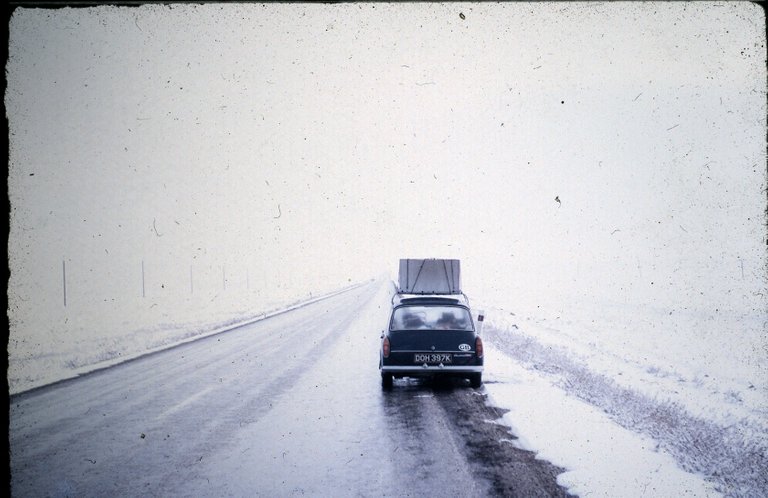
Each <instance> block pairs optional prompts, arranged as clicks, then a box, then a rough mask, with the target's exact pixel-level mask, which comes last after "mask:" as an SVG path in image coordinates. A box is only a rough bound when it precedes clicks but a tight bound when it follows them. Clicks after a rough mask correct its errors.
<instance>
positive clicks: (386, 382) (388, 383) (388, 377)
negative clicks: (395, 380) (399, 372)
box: [381, 373, 392, 389]
mask: <svg viewBox="0 0 768 498" xmlns="http://www.w3.org/2000/svg"><path fill="white" fill-rule="evenodd" d="M381 388H382V389H392V374H391V373H382V374H381Z"/></svg>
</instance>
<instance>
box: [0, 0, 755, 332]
mask: <svg viewBox="0 0 768 498" xmlns="http://www.w3.org/2000/svg"><path fill="white" fill-rule="evenodd" d="M764 31H765V18H764V14H763V11H762V9H760V8H759V7H757V6H755V5H752V4H749V3H744V2H712V3H710V2H691V3H687V2H633V3H618V4H617V3H562V2H555V3H522V2H513V3H506V4H495V3H494V4H491V3H480V4H459V3H450V4H433V3H408V4H396V5H389V4H378V3H377V4H363V3H349V4H335V5H314V4H266V5H261V4H240V5H229V4H226V5H225V4H206V5H172V6H160V5H148V6H140V7H131V8H127V7H113V6H99V7H92V8H72V9H55V10H49V9H26V8H20V9H17V10H16V12H15V13H14V15H13V17H12V19H11V22H10V26H9V34H10V45H9V61H8V65H7V68H6V70H7V79H8V90H7V93H6V96H5V102H6V109H7V114H8V119H9V127H10V134H11V136H10V154H9V178H8V188H9V196H10V200H11V204H12V217H11V232H10V242H9V255H10V264H11V269H12V277H11V282H10V284H9V293H10V295H11V298H12V301H13V303H12V306H11V310H12V311H11V313H12V316H14V317H15V320H20V321H19V322H17V323H22V322H23V321H24V319H25V317H26V318H28V319H29V318H30V317H32V316H40V315H45V313H46V310H48V309H49V308H50V307H51V306H58V305H59V301H60V300H61V295H60V294H61V285H62V282H61V281H62V278H61V269H62V268H61V267H62V261H66V262H67V265H68V267H67V268H68V271H69V272H70V278H71V279H72V280H73V282H72V283H71V284H70V286H71V292H72V293H76V292H78V290H77V289H78V288H79V289H80V290H79V292H81V293H85V294H87V293H89V292H91V293H94V294H95V295H101V294H100V293H112V294H110V295H113V294H115V295H118V294H120V293H121V292H129V291H128V290H126V289H128V288H130V292H131V293H133V294H135V293H136V292H137V291H136V289H138V286H137V284H136V283H135V279H136V278H137V277H136V275H137V273H136V272H137V268H138V267H139V265H140V262H141V261H144V262H145V265H146V267H147V268H152V271H153V272H154V273H153V275H154V278H155V281H160V280H161V278H160V277H158V276H157V275H158V274H162V275H163V277H162V279H163V280H164V281H165V282H171V283H172V282H175V281H183V282H184V284H179V285H178V287H179V288H182V287H183V286H184V285H187V283H186V282H187V280H188V274H189V273H190V266H191V265H200V266H201V267H206V268H219V267H221V266H226V268H228V269H229V271H230V272H232V273H233V274H235V273H237V274H238V275H241V274H243V273H244V272H247V273H248V275H249V278H250V279H251V281H258V282H259V285H263V286H264V287H265V288H269V287H270V286H272V285H275V282H281V283H282V285H284V286H288V287H292V288H295V289H296V292H297V293H301V292H304V291H306V290H308V289H309V290H311V289H313V288H315V289H318V288H320V287H322V286H323V285H325V284H328V283H330V284H332V285H336V283H344V282H347V281H348V279H352V280H353V281H354V280H358V279H360V278H365V277H368V276H373V275H376V274H378V273H379V272H380V271H381V270H382V269H384V270H386V269H390V268H393V267H395V265H396V263H397V259H398V258H401V257H452V258H459V259H461V260H462V261H463V274H464V281H465V284H466V286H467V287H469V288H468V289H467V290H468V292H470V293H472V292H473V291H475V292H477V293H481V294H483V295H484V296H492V297H494V299H495V298H499V300H503V299H504V298H505V296H513V295H515V293H517V294H533V295H541V296H546V295H550V293H551V291H552V290H553V289H558V290H559V291H563V289H565V290H567V291H568V292H570V293H571V294H578V295H580V296H581V297H582V298H584V299H591V298H592V296H600V297H602V298H607V297H612V298H616V299H624V300H629V301H632V300H633V299H636V300H637V301H638V302H647V301H648V300H649V299H651V300H653V299H656V300H661V303H662V304H665V303H666V304H669V303H670V302H671V301H672V300H675V299H681V300H689V301H690V302H691V303H692V304H696V305H705V306H709V305H714V304H716V303H720V302H724V301H728V302H730V303H732V304H733V305H734V306H736V305H739V303H747V304H746V306H747V308H750V309H756V306H757V307H759V306H760V305H764V298H759V297H755V296H756V294H755V292H759V291H761V290H762V289H764V287H765V277H764V274H765V269H766V267H765V254H766V253H765V245H766V242H765V214H764V209H765V196H766V192H765V191H764V189H765V167H766V158H765V136H766V123H765V116H766V108H765V102H766V100H765V96H766V95H765V92H766V69H765V51H766V49H765V35H764ZM556 198H557V200H556ZM148 271H149V270H148ZM201 271H202V270H201ZM131 279H132V280H131ZM185 279H187V280H185ZM127 280H131V283H130V285H127V284H126V281H127ZM254 285H255V284H254ZM164 288H165V287H164ZM760 299H763V300H762V301H760ZM734 303H735V304H734ZM657 304H658V303H657ZM30 323H31V322H30ZM18 326H19V327H20V332H22V333H24V330H23V328H24V326H23V323H22V325H18Z"/></svg>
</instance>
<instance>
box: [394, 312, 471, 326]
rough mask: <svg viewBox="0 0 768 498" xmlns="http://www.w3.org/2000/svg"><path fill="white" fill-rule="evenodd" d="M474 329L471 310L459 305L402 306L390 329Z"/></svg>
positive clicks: (395, 315) (395, 313)
mask: <svg viewBox="0 0 768 498" xmlns="http://www.w3.org/2000/svg"><path fill="white" fill-rule="evenodd" d="M435 329H437V330H472V320H471V319H470V317H469V311H467V309H466V308H461V307H459V306H401V307H399V308H396V309H395V311H394V313H392V322H391V323H390V330H435Z"/></svg>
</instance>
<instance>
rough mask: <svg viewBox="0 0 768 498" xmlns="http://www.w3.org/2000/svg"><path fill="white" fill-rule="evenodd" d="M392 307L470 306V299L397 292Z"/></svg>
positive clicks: (459, 296) (460, 295) (464, 295)
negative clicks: (411, 305)
mask: <svg viewBox="0 0 768 498" xmlns="http://www.w3.org/2000/svg"><path fill="white" fill-rule="evenodd" d="M391 302H392V306H399V305H401V304H461V305H464V306H469V298H468V297H467V295H466V294H464V293H463V292H462V293H460V294H411V293H404V292H397V293H396V294H395V295H393V296H392V301H391Z"/></svg>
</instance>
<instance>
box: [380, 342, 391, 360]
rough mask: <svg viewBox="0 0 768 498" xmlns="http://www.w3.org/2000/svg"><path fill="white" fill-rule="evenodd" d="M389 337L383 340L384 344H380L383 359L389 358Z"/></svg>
mask: <svg viewBox="0 0 768 498" xmlns="http://www.w3.org/2000/svg"><path fill="white" fill-rule="evenodd" d="M389 351H390V349H389V337H385V338H384V342H382V343H381V352H382V354H383V355H384V358H389Z"/></svg>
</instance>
